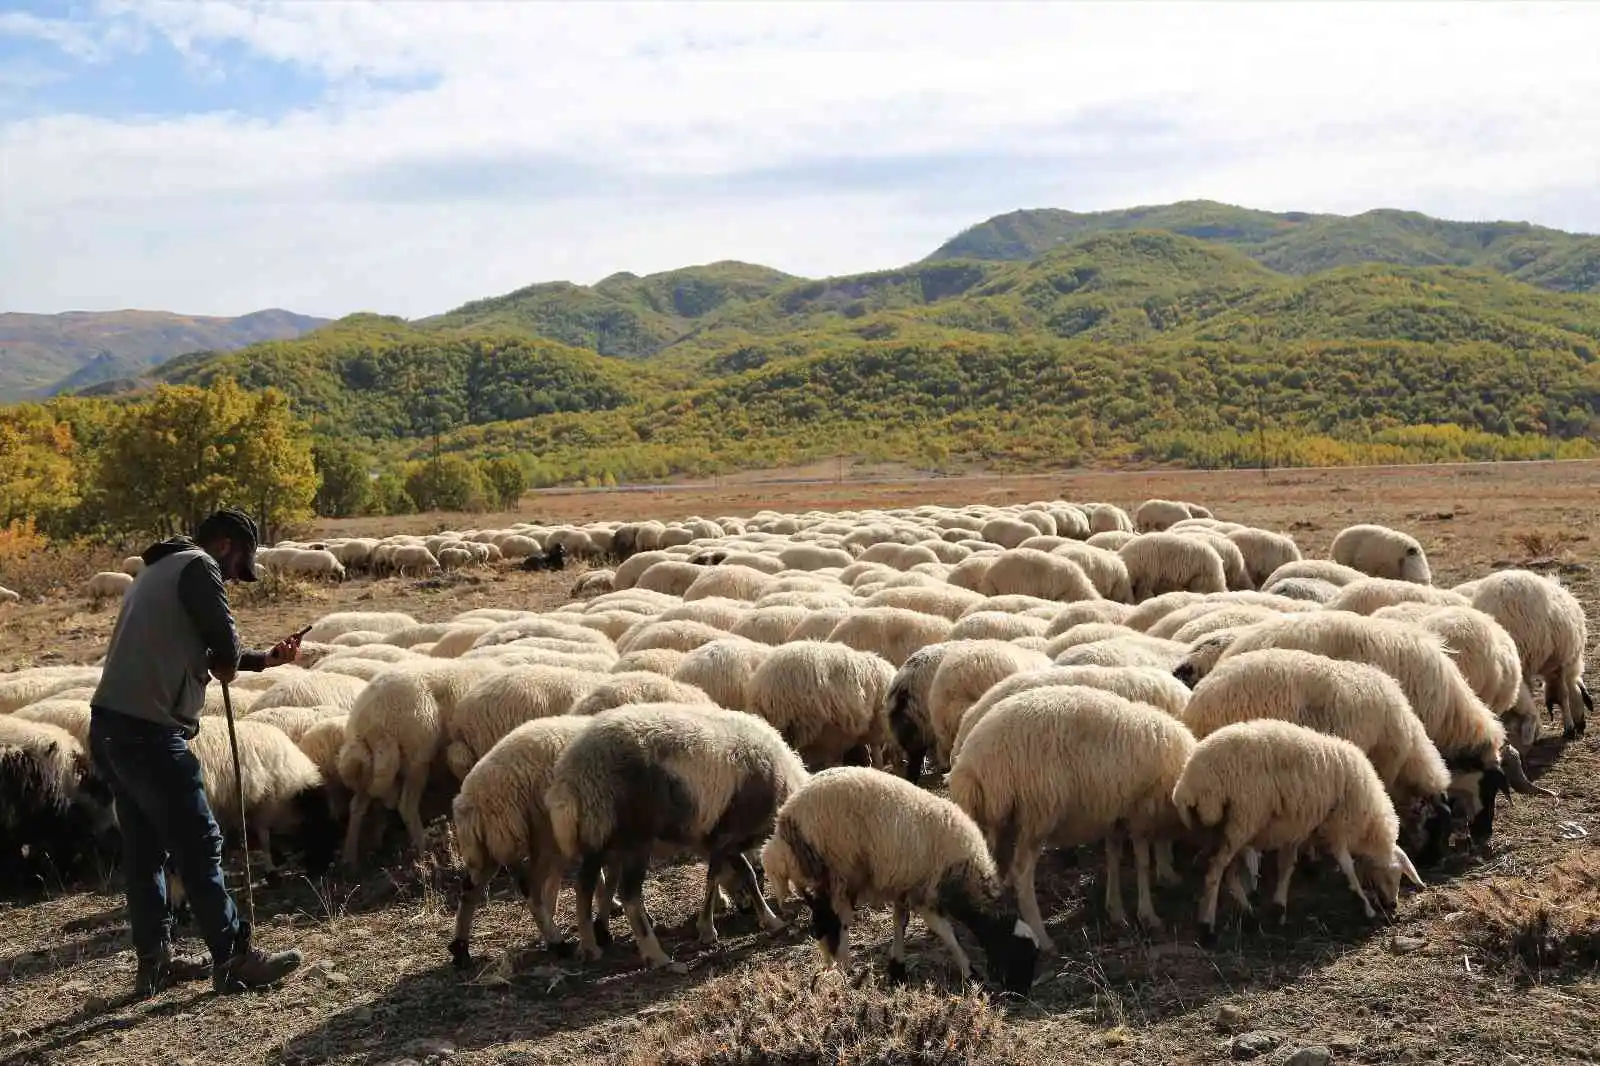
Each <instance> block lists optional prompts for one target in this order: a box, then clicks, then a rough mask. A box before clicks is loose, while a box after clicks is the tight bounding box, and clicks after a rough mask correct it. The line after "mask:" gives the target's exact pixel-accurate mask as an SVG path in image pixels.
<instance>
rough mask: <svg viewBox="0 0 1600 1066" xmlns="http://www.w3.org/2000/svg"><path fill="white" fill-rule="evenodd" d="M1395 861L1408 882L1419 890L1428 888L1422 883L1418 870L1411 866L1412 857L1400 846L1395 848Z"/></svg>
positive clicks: (1397, 845)
mask: <svg viewBox="0 0 1600 1066" xmlns="http://www.w3.org/2000/svg"><path fill="white" fill-rule="evenodd" d="M1394 861H1395V862H1397V863H1399V864H1400V872H1401V873H1402V874H1404V875H1405V877H1406V880H1408V881H1410V882H1411V883H1412V884H1414V885H1416V886H1417V887H1418V888H1425V887H1427V886H1426V885H1424V884H1423V883H1422V878H1421V876H1420V875H1418V873H1417V868H1416V867H1415V866H1413V865H1411V856H1409V855H1407V854H1406V852H1405V849H1404V848H1402V847H1401V846H1400V845H1399V844H1396V845H1395V846H1394Z"/></svg>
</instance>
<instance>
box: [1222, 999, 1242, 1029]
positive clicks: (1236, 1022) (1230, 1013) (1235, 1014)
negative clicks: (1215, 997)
mask: <svg viewBox="0 0 1600 1066" xmlns="http://www.w3.org/2000/svg"><path fill="white" fill-rule="evenodd" d="M1243 1024H1244V1011H1242V1010H1240V1009H1239V1008H1238V1007H1235V1006H1234V1005H1233V1004H1231V1003H1224V1004H1223V1005H1222V1006H1220V1007H1218V1008H1217V1029H1218V1030H1219V1031H1221V1032H1224V1033H1231V1032H1233V1031H1234V1030H1236V1029H1238V1028H1239V1027H1240V1026H1241V1025H1243Z"/></svg>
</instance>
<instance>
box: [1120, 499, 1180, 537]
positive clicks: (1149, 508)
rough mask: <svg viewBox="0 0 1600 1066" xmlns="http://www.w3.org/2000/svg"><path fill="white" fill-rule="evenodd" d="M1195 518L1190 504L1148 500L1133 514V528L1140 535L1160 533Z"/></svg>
mask: <svg viewBox="0 0 1600 1066" xmlns="http://www.w3.org/2000/svg"><path fill="white" fill-rule="evenodd" d="M1193 517H1194V511H1193V510H1192V509H1191V508H1190V505H1189V504H1186V503H1180V502H1179V501H1177V500H1146V501H1144V502H1143V503H1141V504H1140V505H1139V506H1138V508H1137V509H1135V510H1134V512H1133V528H1134V529H1135V531H1137V532H1139V533H1159V532H1161V531H1162V530H1165V529H1167V528H1169V527H1171V526H1174V525H1176V524H1177V523H1179V522H1182V521H1183V520H1184V519H1186V518H1193Z"/></svg>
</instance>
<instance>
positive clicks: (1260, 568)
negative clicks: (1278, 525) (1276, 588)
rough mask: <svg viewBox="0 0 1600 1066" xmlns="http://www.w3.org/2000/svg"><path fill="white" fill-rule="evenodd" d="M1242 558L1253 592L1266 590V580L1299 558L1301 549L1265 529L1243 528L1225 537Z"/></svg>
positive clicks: (1290, 541) (1292, 540) (1290, 540)
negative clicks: (1254, 590) (1261, 589)
mask: <svg viewBox="0 0 1600 1066" xmlns="http://www.w3.org/2000/svg"><path fill="white" fill-rule="evenodd" d="M1227 538H1228V539H1229V540H1231V541H1233V543H1234V545H1235V546H1237V547H1238V549H1239V553H1240V555H1242V556H1243V557H1244V568H1245V573H1246V574H1247V575H1249V578H1250V586H1251V587H1252V588H1265V587H1266V581H1267V578H1268V577H1269V576H1270V575H1271V574H1272V572H1273V571H1274V570H1277V569H1278V568H1279V567H1280V566H1283V565H1284V564H1285V563H1292V562H1296V561H1298V560H1299V559H1300V558H1301V554H1300V546H1299V545H1298V544H1296V543H1295V542H1294V538H1293V537H1290V536H1288V535H1286V534H1283V533H1273V532H1272V531H1270V530H1266V529H1255V528H1253V527H1249V526H1247V527H1245V528H1244V529H1236V530H1234V531H1233V532H1231V533H1228V534H1227Z"/></svg>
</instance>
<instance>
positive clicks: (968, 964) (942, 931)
mask: <svg viewBox="0 0 1600 1066" xmlns="http://www.w3.org/2000/svg"><path fill="white" fill-rule="evenodd" d="M917 913H918V914H920V915H921V916H922V920H923V921H924V922H927V923H928V928H929V929H932V930H933V932H934V935H935V936H937V937H938V938H939V939H940V940H942V941H944V946H945V947H946V948H947V949H949V951H950V954H951V955H953V956H955V960H956V968H957V969H959V970H960V971H961V979H962V980H964V981H965V980H976V979H977V974H975V973H973V972H972V961H971V960H970V959H968V958H967V953H966V952H965V951H962V950H961V943H960V941H958V940H956V931H955V930H954V929H952V928H950V923H949V922H948V921H946V920H945V917H944V915H942V914H940V913H939V912H938V911H936V910H934V909H933V908H931V907H919V908H918V909H917Z"/></svg>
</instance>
